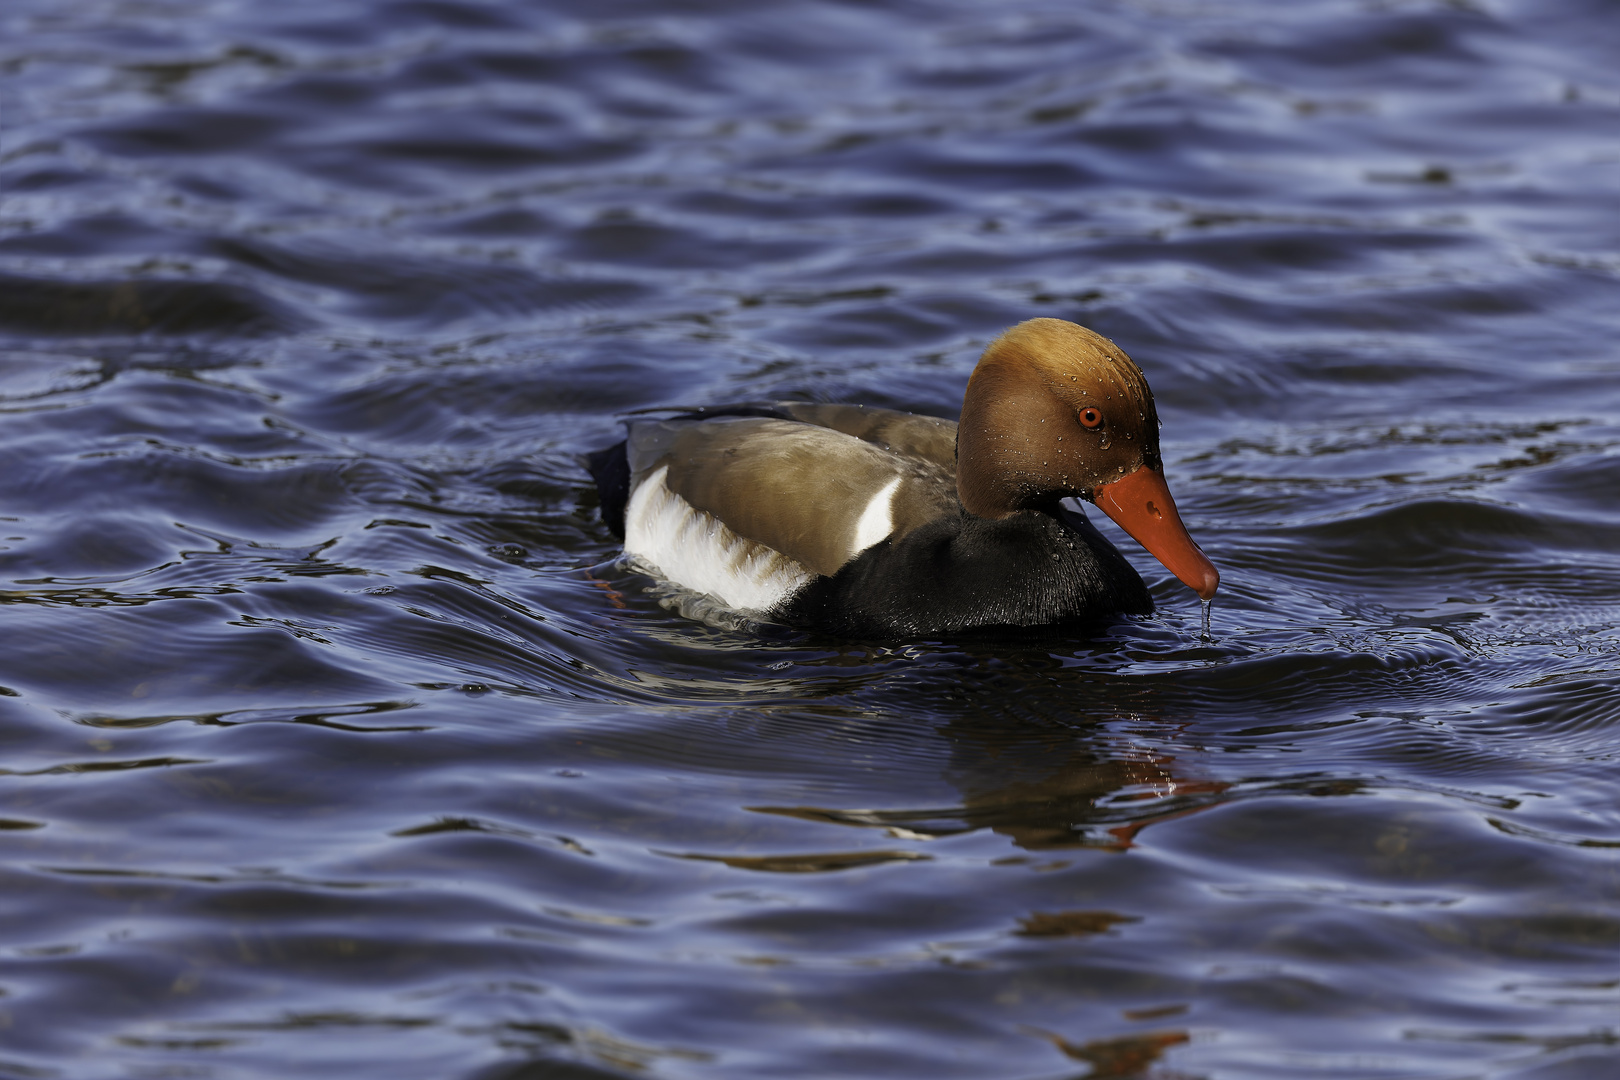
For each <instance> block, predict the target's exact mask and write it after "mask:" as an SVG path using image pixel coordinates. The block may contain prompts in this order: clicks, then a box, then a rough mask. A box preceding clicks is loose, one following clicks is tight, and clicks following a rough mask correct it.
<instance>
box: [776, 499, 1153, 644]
mask: <svg viewBox="0 0 1620 1080" xmlns="http://www.w3.org/2000/svg"><path fill="white" fill-rule="evenodd" d="M1060 519H1061V520H1060ZM1152 611H1153V598H1152V596H1151V595H1149V593H1148V590H1147V586H1146V585H1145V584H1143V582H1142V578H1141V575H1139V574H1138V573H1137V572H1136V570H1135V568H1134V567H1132V566H1131V564H1130V563H1128V562H1126V561H1125V557H1124V556H1123V555H1121V554H1120V553H1119V551H1118V550H1117V549H1115V547H1114V545H1112V544H1110V543H1109V542H1108V540H1107V539H1106V538H1105V537H1104V536H1103V535H1102V534H1101V533H1099V532H1098V531H1097V530H1096V529H1095V528H1093V527H1092V525H1091V523H1090V522H1088V521H1087V520H1086V519H1085V517H1084V516H1083V515H1081V514H1076V513H1073V512H1072V511H1069V510H1065V509H1059V510H1058V511H1057V512H1056V514H1046V513H1040V512H1037V511H1033V510H1026V511H1024V512H1022V513H1018V514H1014V515H1012V516H1011V517H1008V518H1004V519H1002V520H1000V521H991V520H988V519H986V518H980V517H974V516H973V515H972V514H969V513H967V512H966V511H965V510H964V511H961V512H959V513H957V514H954V515H951V516H949V517H945V518H942V519H939V520H936V521H934V522H931V523H929V524H927V525H924V526H922V527H920V528H918V529H916V530H914V531H912V532H911V533H908V534H907V535H906V536H904V537H903V538H901V539H900V540H899V541H898V542H891V541H888V540H885V541H884V542H882V543H880V544H877V545H874V546H873V547H870V548H868V549H867V550H866V551H863V552H862V553H861V554H860V556H859V557H857V558H855V559H854V560H852V561H851V562H849V563H848V564H846V565H845V566H844V567H843V568H842V569H840V570H839V571H838V573H837V574H835V575H833V576H832V577H821V578H816V579H815V580H813V581H812V582H811V583H810V584H809V585H808V586H806V587H805V589H803V590H802V591H801V592H799V593H798V594H796V595H795V596H793V597H792V598H791V599H790V600H788V601H787V602H786V603H785V604H784V605H783V607H782V608H781V609H780V610H779V611H777V612H776V613H775V614H776V615H777V616H778V617H779V618H781V619H782V620H783V621H784V622H788V623H791V624H795V625H799V626H805V627H809V628H813V629H817V630H821V631H824V632H827V633H831V634H836V635H839V636H842V637H896V636H916V635H919V634H939V633H949V632H952V631H960V630H970V629H975V628H981V627H1015V626H1043V625H1047V624H1050V623H1059V622H1073V621H1079V620H1095V619H1103V618H1107V617H1109V616H1113V615H1120V614H1131V615H1147V614H1150V613H1151V612H1152Z"/></svg>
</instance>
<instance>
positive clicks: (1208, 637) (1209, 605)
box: [1199, 600, 1215, 641]
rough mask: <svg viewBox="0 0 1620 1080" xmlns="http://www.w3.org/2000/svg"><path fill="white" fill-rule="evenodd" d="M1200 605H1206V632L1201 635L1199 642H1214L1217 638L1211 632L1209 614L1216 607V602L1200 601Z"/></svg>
mask: <svg viewBox="0 0 1620 1080" xmlns="http://www.w3.org/2000/svg"><path fill="white" fill-rule="evenodd" d="M1199 603H1201V604H1203V605H1204V632H1203V634H1202V635H1200V637H1199V640H1201V641H1214V640H1215V638H1214V637H1213V636H1212V635H1211V634H1210V632H1209V612H1210V609H1211V608H1213V607H1214V606H1215V601H1213V600H1200V601H1199Z"/></svg>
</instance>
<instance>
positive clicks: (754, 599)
mask: <svg viewBox="0 0 1620 1080" xmlns="http://www.w3.org/2000/svg"><path fill="white" fill-rule="evenodd" d="M668 474H669V469H668V467H665V468H662V469H659V470H658V471H657V472H655V473H653V474H652V475H651V476H649V477H647V479H645V480H643V481H642V482H641V483H640V484H638V485H636V489H635V490H634V491H632V492H631V493H630V502H629V504H628V505H627V506H626V507H625V508H624V550H625V552H626V553H627V554H630V555H633V556H635V557H636V558H638V559H640V560H641V561H642V562H644V563H647V564H649V565H650V566H653V567H655V568H656V569H657V570H658V572H659V573H660V574H662V575H663V576H664V577H665V578H666V579H668V580H670V581H673V582H675V583H676V584H677V585H684V586H685V587H686V588H688V589H692V590H695V591H697V592H702V593H708V594H709V595H710V596H713V597H716V598H718V599H719V600H721V601H722V602H724V603H725V604H726V605H727V606H728V607H732V608H736V609H737V610H739V611H769V610H770V609H771V608H773V607H775V606H776V605H777V604H779V603H781V602H782V601H783V600H786V599H787V598H788V597H789V596H792V595H793V594H794V593H796V592H798V591H799V590H800V589H802V588H803V587H804V585H805V583H806V582H808V581H809V580H810V579H811V577H813V576H814V575H813V574H811V573H810V571H809V570H806V569H805V568H804V567H803V566H801V565H800V564H799V563H797V562H795V561H794V560H792V559H790V558H788V557H787V556H786V555H783V554H782V553H781V552H779V551H776V550H775V549H773V548H768V547H766V546H765V545H764V544H758V543H755V542H754V541H752V540H744V539H743V538H742V537H740V536H738V535H737V534H736V533H734V532H732V531H731V530H730V529H728V528H727V527H726V526H725V525H724V524H723V523H722V522H721V521H720V520H719V519H718V518H716V517H714V516H713V515H712V514H705V513H704V512H703V511H701V510H695V509H693V508H692V505H691V504H690V503H688V502H687V501H686V500H685V499H683V498H681V497H680V496H679V495H676V494H675V493H674V492H672V491H670V490H669V488H667V487H665V486H664V478H665V477H666V476H667V475H668ZM891 495H892V493H891ZM883 512H884V515H885V517H886V516H887V514H888V507H887V505H885V506H884V509H883ZM867 513H868V514H870V513H871V510H870V509H868V511H867ZM861 520H862V523H863V524H864V523H865V518H864V517H863V518H862V519H861ZM884 535H885V536H887V535H888V533H887V532H885V533H884ZM880 539H881V537H880ZM874 542H875V541H874Z"/></svg>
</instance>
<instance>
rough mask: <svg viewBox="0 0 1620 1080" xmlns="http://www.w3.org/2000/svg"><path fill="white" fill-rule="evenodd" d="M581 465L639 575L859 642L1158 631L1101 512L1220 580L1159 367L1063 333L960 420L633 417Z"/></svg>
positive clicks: (791, 405) (713, 413) (787, 413)
mask: <svg viewBox="0 0 1620 1080" xmlns="http://www.w3.org/2000/svg"><path fill="white" fill-rule="evenodd" d="M585 465H586V467H587V469H588V470H589V472H590V473H591V476H592V478H593V479H594V480H595V483H596V486H597V490H598V493H599V496H600V512H601V516H602V520H603V522H604V524H605V525H606V526H607V527H608V529H609V530H610V531H611V532H612V533H613V534H614V535H615V537H617V538H618V539H619V540H620V541H622V543H623V547H624V552H625V554H626V556H628V557H629V559H630V560H631V561H632V562H633V563H635V564H639V566H640V567H642V568H644V569H647V570H650V571H652V572H654V573H655V574H656V575H658V576H660V577H662V578H664V579H665V580H667V581H670V582H673V583H675V584H677V585H680V586H682V587H684V588H686V589H690V590H693V591H694V592H697V593H706V594H708V595H710V596H711V597H713V598H714V599H716V600H718V601H719V602H720V603H721V604H723V605H724V606H725V607H727V608H730V609H732V610H734V611H737V612H740V613H743V614H745V615H748V616H752V617H755V618H758V619H760V620H762V621H766V622H772V623H781V624H786V625H788V626H795V627H802V628H804V629H807V630H812V631H819V632H823V633H827V634H832V635H835V636H839V637H844V638H867V639H874V638H875V639H896V638H915V637H919V636H925V635H942V634H950V633H955V632H961V631H976V630H994V629H998V628H1007V629H1011V628H1033V627H1044V626H1049V625H1057V624H1064V623H1078V622H1097V621H1107V620H1111V619H1114V618H1117V617H1118V616H1122V615H1148V614H1151V613H1152V612H1153V610H1154V605H1153V597H1152V595H1151V594H1150V592H1149V591H1148V588H1147V585H1146V584H1145V583H1144V582H1143V580H1142V577H1141V575H1140V574H1138V573H1137V571H1136V569H1135V568H1134V567H1133V566H1132V565H1131V564H1130V562H1129V561H1127V560H1126V558H1125V556H1124V555H1122V554H1121V553H1120V551H1119V550H1118V549H1117V548H1116V547H1114V545H1113V544H1112V543H1110V542H1109V540H1108V539H1107V538H1106V537H1105V536H1103V535H1102V534H1101V533H1100V532H1099V531H1098V530H1097V529H1096V527H1095V526H1093V525H1092V523H1091V521H1090V519H1089V518H1088V517H1087V516H1086V513H1085V509H1084V504H1085V503H1090V504H1092V505H1094V506H1096V507H1097V508H1098V509H1099V510H1101V511H1102V512H1103V513H1104V514H1106V515H1107V516H1108V517H1110V518H1111V519H1113V521H1114V522H1115V523H1116V524H1118V525H1119V526H1120V527H1121V528H1122V529H1124V530H1125V532H1126V533H1128V534H1129V535H1130V536H1131V537H1133V538H1134V539H1135V540H1136V541H1137V542H1138V543H1140V544H1141V545H1142V547H1144V548H1145V549H1146V550H1147V551H1148V552H1149V553H1151V554H1152V555H1153V556H1154V557H1155V558H1157V559H1158V560H1159V562H1160V563H1162V564H1163V565H1164V567H1165V568H1166V569H1167V570H1169V571H1170V573H1171V574H1173V575H1175V577H1176V578H1178V579H1179V580H1180V581H1181V582H1182V583H1183V584H1185V585H1186V586H1187V587H1189V588H1190V589H1192V590H1193V591H1194V592H1195V593H1197V594H1198V596H1199V597H1200V598H1201V599H1203V600H1205V601H1208V600H1210V599H1211V598H1213V597H1214V595H1215V592H1216V589H1217V588H1218V587H1219V585H1220V573H1219V572H1218V571H1217V570H1216V568H1215V566H1214V564H1213V563H1212V562H1210V560H1209V558H1208V557H1207V556H1206V555H1205V554H1204V553H1203V551H1202V550H1201V549H1200V548H1199V546H1198V544H1197V543H1195V542H1194V541H1193V539H1192V537H1191V536H1190V535H1189V534H1188V532H1187V529H1186V526H1185V525H1183V524H1182V521H1181V517H1180V514H1179V513H1178V512H1177V510H1176V504H1175V500H1174V499H1173V498H1172V497H1171V495H1170V488H1169V486H1168V485H1167V484H1166V481H1165V477H1164V462H1163V458H1162V457H1161V455H1160V452H1159V419H1158V413H1157V411H1156V410H1155V408H1154V403H1153V393H1152V391H1151V390H1150V389H1149V388H1148V383H1147V378H1146V376H1144V375H1143V374H1142V369H1141V368H1140V367H1138V366H1137V365H1136V363H1135V362H1134V361H1133V360H1131V358H1130V357H1129V356H1127V355H1126V354H1125V352H1124V350H1123V349H1121V348H1120V347H1119V346H1118V345H1116V344H1115V343H1114V342H1113V341H1111V340H1109V339H1108V338H1106V337H1103V336H1102V335H1101V334H1098V333H1096V332H1095V331H1093V330H1090V329H1088V328H1086V327H1084V326H1081V325H1079V324H1077V323H1073V322H1068V321H1065V320H1062V319H1051V318H1040V319H1030V320H1028V321H1026V322H1021V323H1019V324H1018V325H1016V326H1014V327H1012V328H1011V329H1009V330H1007V331H1005V332H1004V333H1002V334H1001V335H1000V336H999V337H997V338H995V340H993V341H991V342H990V344H989V345H988V346H987V347H986V348H985V350H984V353H983V355H982V356H981V357H980V358H979V361H978V363H977V365H976V366H975V367H974V369H973V372H972V374H971V375H970V376H969V378H968V382H967V388H966V390H965V392H964V393H963V397H962V411H961V419H960V421H959V422H956V423H953V422H951V421H950V420H946V419H943V418H940V417H935V416H926V415H919V414H914V413H906V412H899V411H895V410H892V409H883V408H875V407H868V406H864V405H859V404H822V403H808V402H775V403H766V404H746V405H735V406H723V407H709V408H698V409H687V410H677V411H676V414H675V415H672V416H667V417H663V418H654V417H650V416H645V415H644V416H642V417H637V418H632V419H631V420H629V421H628V422H627V425H626V432H625V439H624V440H623V441H621V442H619V443H617V444H615V445H613V446H609V447H606V448H604V449H602V450H599V451H596V452H595V453H592V454H588V455H586V457H585Z"/></svg>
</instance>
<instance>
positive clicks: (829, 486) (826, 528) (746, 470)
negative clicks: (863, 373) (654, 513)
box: [628, 406, 956, 574]
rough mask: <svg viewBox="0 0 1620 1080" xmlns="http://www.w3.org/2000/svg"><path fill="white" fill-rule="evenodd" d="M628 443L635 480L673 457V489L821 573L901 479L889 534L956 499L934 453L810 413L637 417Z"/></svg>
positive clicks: (857, 545) (854, 547)
mask: <svg viewBox="0 0 1620 1080" xmlns="http://www.w3.org/2000/svg"><path fill="white" fill-rule="evenodd" d="M816 408H831V406H816ZM874 411H876V410H874ZM891 415H900V414H891ZM628 453H629V460H630V471H631V475H632V485H633V486H635V485H639V484H640V483H641V482H642V481H643V480H645V479H646V478H647V477H648V476H650V475H651V474H652V473H654V472H656V471H657V470H658V469H660V468H663V467H666V466H667V467H668V469H669V472H668V473H667V474H666V476H665V478H664V483H665V485H666V486H667V487H668V488H669V490H670V491H672V492H674V493H675V494H677V495H679V496H680V497H681V498H683V499H685V500H686V501H687V502H688V503H689V504H691V505H692V506H693V507H694V508H696V509H698V510H702V511H704V512H706V513H709V514H712V515H713V516H714V517H716V518H718V519H720V520H721V521H722V522H724V523H725V524H726V526H727V527H728V528H730V529H731V530H732V531H733V532H735V533H736V534H737V535H738V536H742V537H745V538H746V539H749V540H753V541H755V542H757V543H760V544H764V545H765V546H766V547H769V548H772V549H773V550H776V551H779V552H781V553H782V554H784V555H786V556H788V557H789V558H791V559H794V560H797V561H798V562H799V563H801V564H803V565H804V566H805V567H807V568H808V569H810V570H812V571H814V572H815V573H818V574H833V573H836V572H837V570H838V568H839V567H840V566H842V565H844V563H846V562H848V561H849V560H850V559H852V558H854V556H855V555H857V554H858V553H859V552H860V551H861V550H863V549H864V547H865V546H866V543H869V542H871V537H869V536H868V537H866V538H865V539H864V542H860V541H861V538H860V532H861V530H860V527H859V526H860V523H861V519H862V515H863V514H865V513H866V512H867V510H868V508H869V507H871V506H872V504H873V500H874V498H875V497H876V496H877V495H878V494H879V493H880V492H882V491H883V490H884V489H885V488H886V487H888V486H889V485H890V484H891V483H894V482H895V481H898V485H897V487H896V489H895V491H894V495H893V498H892V500H891V501H890V503H889V510H890V517H891V521H892V525H893V528H892V529H891V531H890V533H889V535H891V536H893V535H904V534H905V533H906V532H909V531H911V530H912V529H915V528H916V527H917V526H919V525H921V524H923V523H924V522H926V521H929V520H931V519H933V518H935V517H937V516H939V515H941V514H945V513H954V512H955V509H956V483H955V478H954V476H953V475H951V474H948V473H947V472H946V471H945V470H944V469H942V468H941V467H940V466H939V465H938V464H937V463H936V462H934V461H931V460H928V459H925V458H922V457H910V456H903V455H901V454H898V453H895V452H893V451H891V450H886V449H884V448H883V447H881V446H879V445H877V444H875V443H872V442H867V441H866V440H864V439H861V438H859V437H857V436H855V435H853V434H847V433H845V432H844V431H841V430H838V429H835V428H833V427H823V426H819V425H816V424H814V423H813V422H808V423H798V422H794V421H790V420H774V419H761V418H754V417H749V418H740V419H714V420H701V421H678V420H676V421H662V422H643V423H637V424H634V425H632V426H631V429H630V439H629V447H628Z"/></svg>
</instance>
